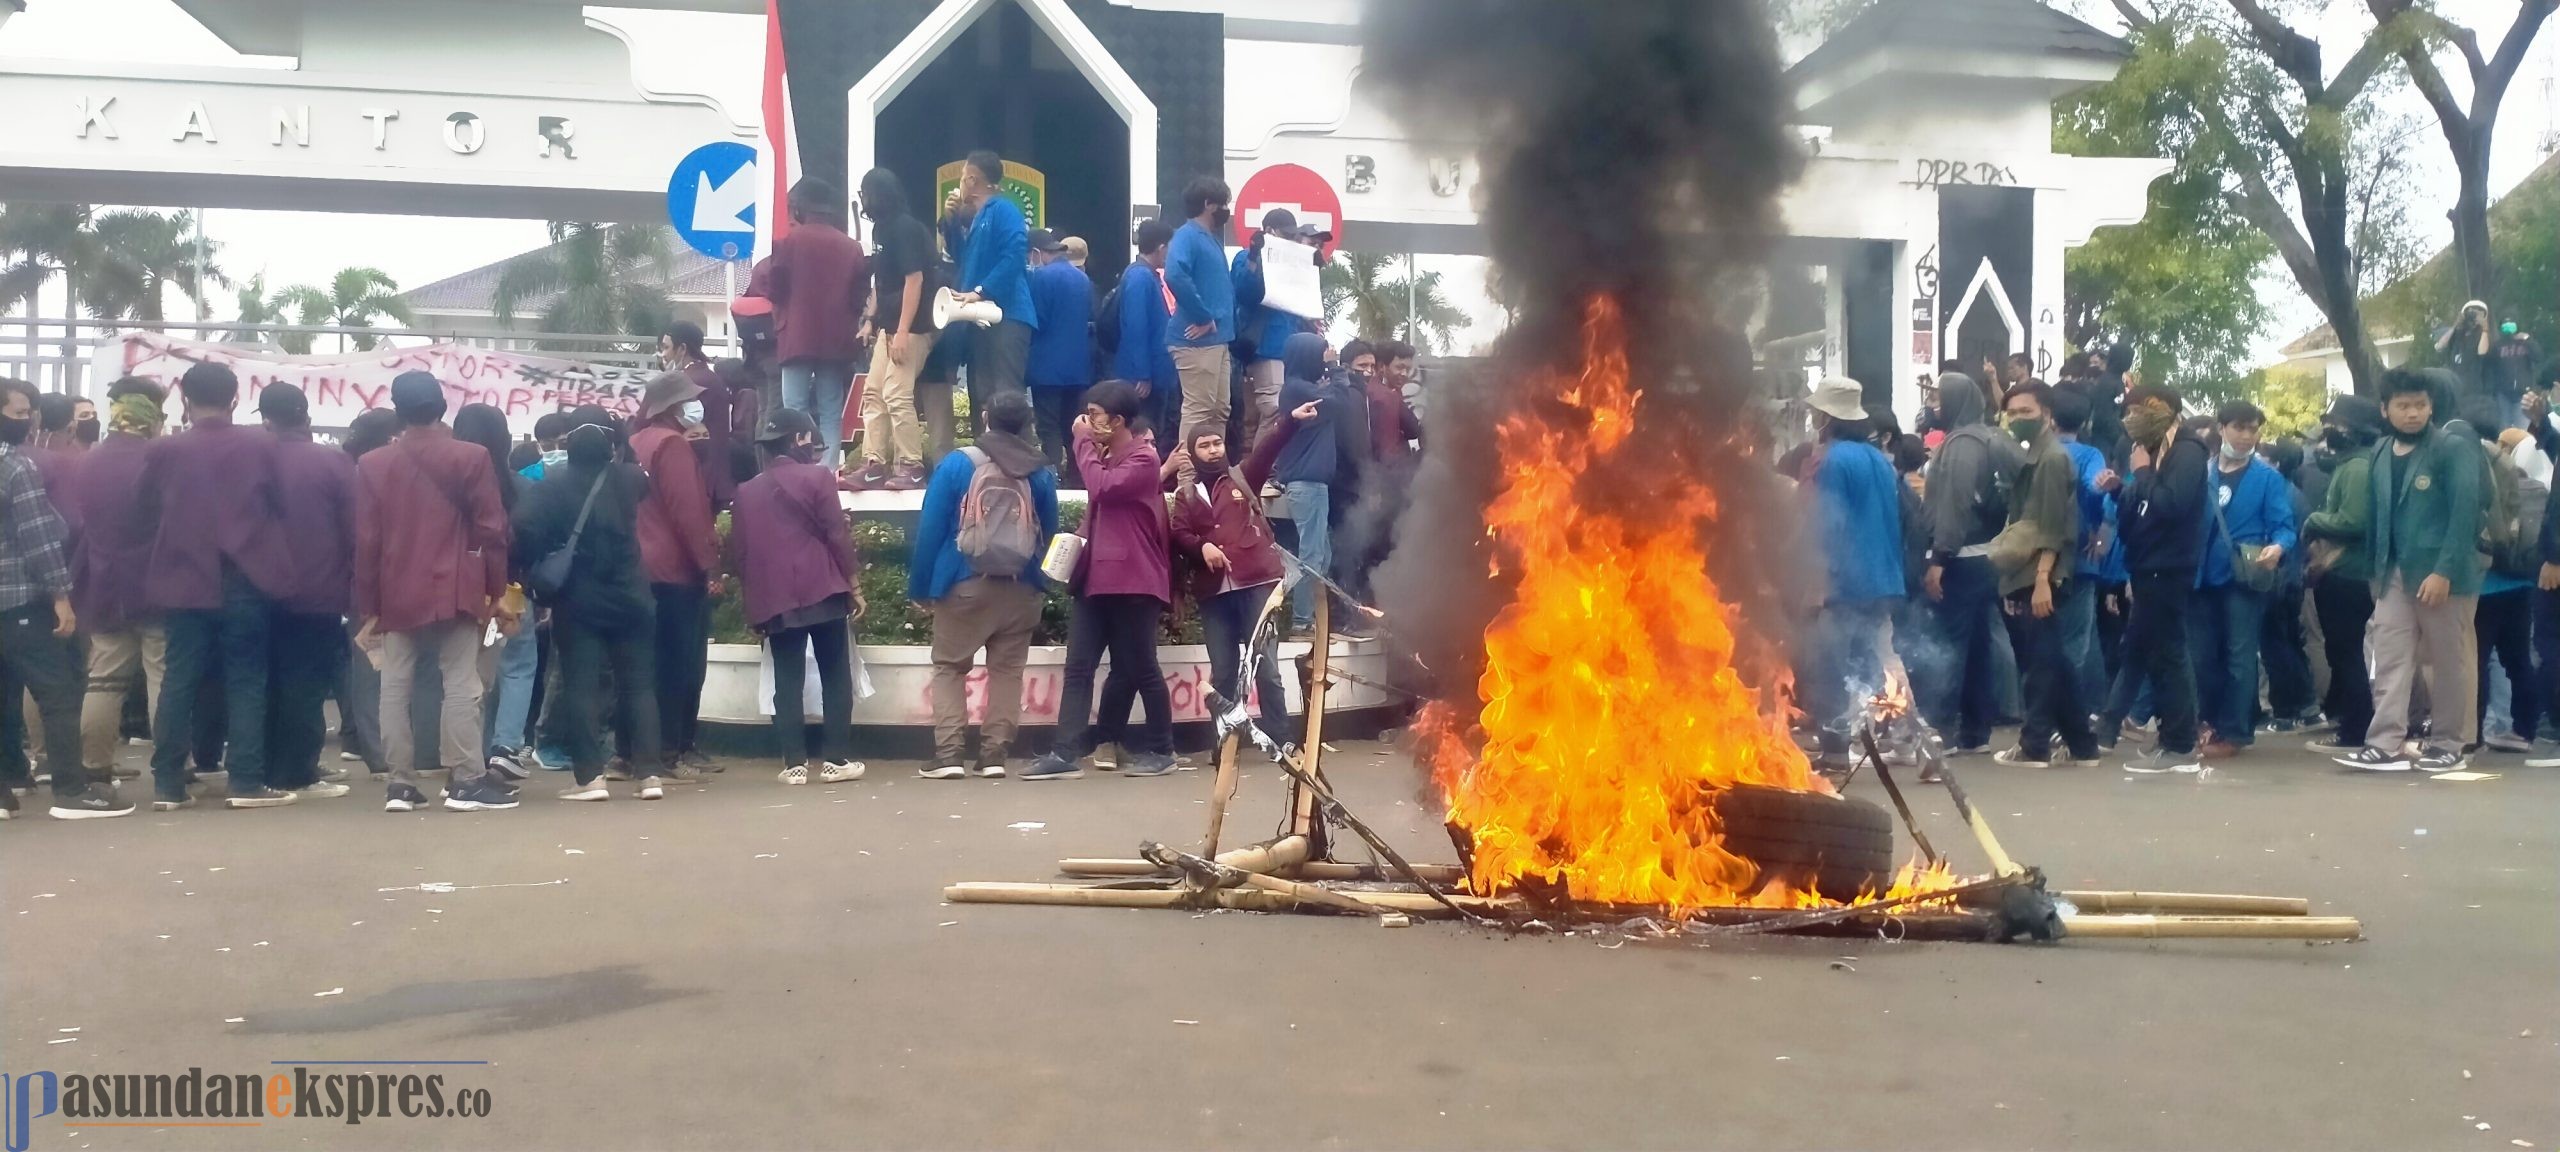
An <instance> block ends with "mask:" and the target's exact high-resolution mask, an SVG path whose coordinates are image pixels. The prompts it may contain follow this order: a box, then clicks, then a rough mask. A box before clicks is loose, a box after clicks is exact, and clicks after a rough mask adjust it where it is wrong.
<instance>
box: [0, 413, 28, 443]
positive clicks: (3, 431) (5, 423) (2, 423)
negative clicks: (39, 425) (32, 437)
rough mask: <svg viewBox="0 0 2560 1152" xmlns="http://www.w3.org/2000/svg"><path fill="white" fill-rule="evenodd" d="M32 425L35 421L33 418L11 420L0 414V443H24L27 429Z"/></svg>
mask: <svg viewBox="0 0 2560 1152" xmlns="http://www.w3.org/2000/svg"><path fill="white" fill-rule="evenodd" d="M34 425H35V421H33V420H12V419H9V418H8V417H5V416H0V444H24V443H26V442H27V429H29V428H31V427H33V426H34Z"/></svg>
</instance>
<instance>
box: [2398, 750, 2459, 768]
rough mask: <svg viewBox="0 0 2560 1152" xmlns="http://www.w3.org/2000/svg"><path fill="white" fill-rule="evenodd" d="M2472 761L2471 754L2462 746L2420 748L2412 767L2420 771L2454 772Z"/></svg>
mask: <svg viewBox="0 0 2560 1152" xmlns="http://www.w3.org/2000/svg"><path fill="white" fill-rule="evenodd" d="M2469 763H2471V754H2470V753H2469V752H2467V751H2464V750H2463V749H2460V748H2420V749H2419V750H2418V758H2417V759H2416V760H2415V761H2412V762H2411V764H2410V767H2413V768H2416V769H2417V770H2418V771H2420V772H2453V771H2458V770H2460V769H2461V768H2462V767H2463V766H2464V765H2467V764H2469Z"/></svg>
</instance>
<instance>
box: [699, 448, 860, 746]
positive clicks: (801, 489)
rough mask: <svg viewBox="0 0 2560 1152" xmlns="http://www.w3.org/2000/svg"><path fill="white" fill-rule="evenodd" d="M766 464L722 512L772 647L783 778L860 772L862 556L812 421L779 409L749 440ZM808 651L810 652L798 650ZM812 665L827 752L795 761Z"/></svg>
mask: <svg viewBox="0 0 2560 1152" xmlns="http://www.w3.org/2000/svg"><path fill="white" fill-rule="evenodd" d="M756 447H757V448H758V449H759V451H758V455H759V456H760V457H762V459H763V462H764V470H763V471H762V472H759V473H757V474H756V476H755V478H754V479H751V480H749V481H747V482H746V483H744V484H741V485H739V486H738V502H737V506H736V508H734V509H732V510H731V512H730V514H729V526H730V527H729V561H730V563H729V568H730V570H731V571H733V572H736V573H737V575H738V584H739V604H740V606H741V607H742V608H743V609H744V611H745V615H746V619H747V623H748V625H749V626H750V627H752V628H754V629H755V631H756V634H757V635H759V636H762V637H763V638H764V640H765V643H766V644H767V645H768V646H769V647H770V648H771V650H772V653H773V735H774V751H775V753H776V754H778V755H779V756H781V758H782V775H781V780H782V782H783V783H785V784H806V783H809V781H810V780H811V779H812V778H813V777H814V778H815V779H816V780H817V781H818V782H819V783H822V784H840V783H845V782H847V781H852V780H859V779H861V778H862V773H863V765H862V762H861V761H858V760H855V759H854V758H853V663H852V657H851V652H852V643H853V631H852V629H851V628H850V627H848V625H849V623H850V621H851V619H852V618H853V617H857V616H860V615H861V614H862V611H863V607H864V605H863V602H862V590H861V585H860V584H859V582H858V581H859V578H860V576H861V572H862V562H861V558H860V557H859V556H858V555H857V554H856V553H855V551H854V546H853V532H852V530H851V529H850V528H849V527H847V526H846V524H845V519H844V514H843V512H842V511H841V510H840V509H839V508H838V507H837V504H836V478H835V475H834V473H832V472H830V471H828V470H827V469H826V468H825V467H824V466H822V465H820V464H819V463H818V462H817V459H818V427H817V425H816V423H814V422H812V421H811V420H810V419H809V417H808V415H807V414H806V413H801V412H794V411H790V410H788V409H785V410H783V411H780V412H776V413H774V414H773V419H771V420H768V421H766V422H765V427H764V430H763V431H762V432H761V433H759V434H758V435H757V437H756ZM804 653H806V654H807V655H805V656H804V655H803V654H804ZM810 657H814V658H815V659H816V662H817V665H818V683H819V699H820V701H821V704H820V707H819V711H820V713H821V714H822V715H823V716H824V717H825V720H826V727H825V730H824V737H825V744H824V751H825V759H824V761H823V762H822V763H821V764H820V765H819V766H818V769H817V770H816V771H815V772H812V771H811V770H810V769H809V767H808V766H807V765H806V764H805V763H804V762H803V761H802V758H801V752H802V751H803V749H804V747H805V745H806V741H807V739H808V719H807V705H805V704H804V703H803V702H802V696H801V692H802V688H803V686H804V685H805V683H806V676H807V671H806V669H807V667H808V665H807V663H806V661H807V660H808V659H809V658H810Z"/></svg>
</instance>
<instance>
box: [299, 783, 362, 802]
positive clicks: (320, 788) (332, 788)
mask: <svg viewBox="0 0 2560 1152" xmlns="http://www.w3.org/2000/svg"><path fill="white" fill-rule="evenodd" d="M293 791H294V794H295V795H298V796H300V797H302V798H303V799H305V800H335V799H337V798H338V797H340V796H344V795H346V794H347V793H348V792H349V791H351V789H349V788H348V787H347V786H346V785H344V784H332V783H330V782H329V781H326V780H323V781H320V782H319V783H317V784H312V785H308V786H305V787H301V788H296V789H294V790H293Z"/></svg>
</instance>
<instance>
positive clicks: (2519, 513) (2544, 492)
mask: <svg viewBox="0 0 2560 1152" xmlns="http://www.w3.org/2000/svg"><path fill="white" fill-rule="evenodd" d="M2487 459H2488V465H2489V509H2488V512H2487V513H2486V516H2485V519H2484V521H2483V523H2482V524H2481V526H2480V550H2481V551H2483V552H2486V553H2488V554H2489V568H2490V570H2492V571H2495V572H2499V573H2502V574H2504V575H2508V576H2518V577H2525V578H2528V579H2529V578H2531V577H2533V576H2534V575H2536V574H2537V573H2538V572H2539V571H2540V570H2541V567H2542V549H2541V545H2542V515H2543V506H2544V505H2545V504H2547V503H2548V502H2549V500H2550V496H2551V490H2550V489H2549V488H2547V487H2545V486H2544V485H2543V484H2542V483H2541V482H2539V481H2537V480H2535V479H2534V478H2533V477H2531V476H2527V475H2525V474H2524V470H2523V469H2520V468H2518V467H2516V466H2515V462H2514V461H2511V460H2509V459H2507V458H2506V457H2505V456H2503V455H2491V456H2488V458H2487Z"/></svg>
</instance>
